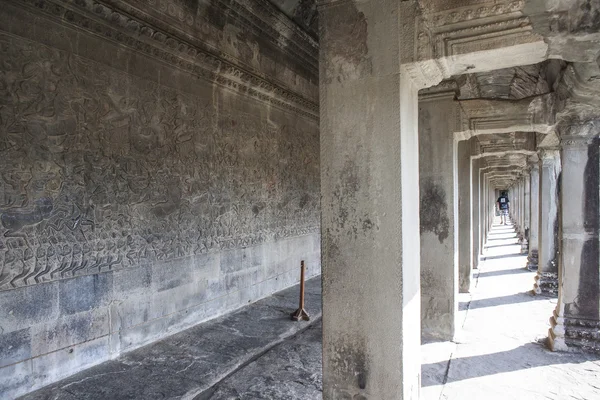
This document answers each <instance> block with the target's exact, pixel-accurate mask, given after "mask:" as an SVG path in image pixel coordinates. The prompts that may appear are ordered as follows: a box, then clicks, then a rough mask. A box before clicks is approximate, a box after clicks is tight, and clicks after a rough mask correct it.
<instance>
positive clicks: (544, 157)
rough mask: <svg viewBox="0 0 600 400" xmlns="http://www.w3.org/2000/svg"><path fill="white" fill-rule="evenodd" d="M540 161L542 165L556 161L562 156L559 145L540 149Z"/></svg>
mask: <svg viewBox="0 0 600 400" xmlns="http://www.w3.org/2000/svg"><path fill="white" fill-rule="evenodd" d="M538 156H539V162H540V164H541V165H544V164H549V163H552V162H554V161H555V160H557V159H558V157H560V153H559V148H558V147H544V148H540V149H539V151H538Z"/></svg>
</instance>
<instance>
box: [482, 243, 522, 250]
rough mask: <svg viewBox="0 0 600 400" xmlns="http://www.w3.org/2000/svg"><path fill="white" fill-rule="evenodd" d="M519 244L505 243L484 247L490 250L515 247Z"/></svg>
mask: <svg viewBox="0 0 600 400" xmlns="http://www.w3.org/2000/svg"><path fill="white" fill-rule="evenodd" d="M518 244H519V243H518V242H514V243H505V244H492V245H489V246H487V245H486V246H484V247H485V248H486V249H491V248H493V247H505V246H517V245H518Z"/></svg>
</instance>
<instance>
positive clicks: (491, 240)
mask: <svg viewBox="0 0 600 400" xmlns="http://www.w3.org/2000/svg"><path fill="white" fill-rule="evenodd" d="M516 238H517V237H516V236H507V237H502V238H494V237H493V236H491V235H490V236H489V237H488V240H487V241H488V242H497V241H499V240H511V239H516Z"/></svg>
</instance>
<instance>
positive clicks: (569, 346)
mask: <svg viewBox="0 0 600 400" xmlns="http://www.w3.org/2000/svg"><path fill="white" fill-rule="evenodd" d="M550 325H551V326H552V327H551V328H550V329H549V330H548V344H549V346H550V349H551V350H552V351H572V350H577V349H579V350H584V351H586V352H590V353H598V354H600V321H598V320H589V319H581V318H563V317H560V316H558V315H557V313H556V310H555V311H554V313H553V315H552V317H550Z"/></svg>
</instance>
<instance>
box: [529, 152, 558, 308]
mask: <svg viewBox="0 0 600 400" xmlns="http://www.w3.org/2000/svg"><path fill="white" fill-rule="evenodd" d="M539 158H540V189H539V193H540V203H539V217H538V222H539V230H538V273H537V275H536V277H535V284H534V286H533V291H534V292H535V293H536V294H545V295H550V296H556V295H557V293H558V259H557V250H558V205H559V196H558V186H557V185H558V179H559V175H560V154H559V151H558V150H557V149H542V150H540V153H539Z"/></svg>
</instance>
